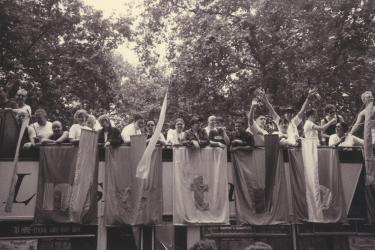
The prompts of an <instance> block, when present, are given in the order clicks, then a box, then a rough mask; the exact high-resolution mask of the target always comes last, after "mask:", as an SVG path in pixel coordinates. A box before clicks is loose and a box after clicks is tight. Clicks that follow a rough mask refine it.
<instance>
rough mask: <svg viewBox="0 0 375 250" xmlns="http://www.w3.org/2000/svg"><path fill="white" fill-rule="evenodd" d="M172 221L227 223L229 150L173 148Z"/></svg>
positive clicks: (175, 222)
mask: <svg viewBox="0 0 375 250" xmlns="http://www.w3.org/2000/svg"><path fill="white" fill-rule="evenodd" d="M173 164H174V166H173V171H174V174H173V176H174V178H173V224H177V225H178V224H208V223H210V224H212V223H219V224H228V223H229V200H228V177H227V150H226V149H222V148H204V149H199V150H196V149H187V148H185V147H181V148H174V149H173Z"/></svg>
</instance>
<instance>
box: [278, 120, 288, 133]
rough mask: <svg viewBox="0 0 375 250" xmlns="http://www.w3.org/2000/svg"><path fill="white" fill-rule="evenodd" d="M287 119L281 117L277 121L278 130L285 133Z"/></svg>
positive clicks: (286, 130)
mask: <svg viewBox="0 0 375 250" xmlns="http://www.w3.org/2000/svg"><path fill="white" fill-rule="evenodd" d="M288 126H289V120H287V119H286V118H281V119H280V121H279V128H280V132H281V133H283V134H286V133H287V132H288Z"/></svg>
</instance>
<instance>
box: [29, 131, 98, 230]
mask: <svg viewBox="0 0 375 250" xmlns="http://www.w3.org/2000/svg"><path fill="white" fill-rule="evenodd" d="M96 140H97V135H96V133H95V132H91V131H89V132H87V133H86V131H84V130H82V134H81V139H80V144H79V148H77V147H71V146H48V147H40V162H39V163H40V175H39V183H38V194H37V207H36V218H35V220H36V222H37V223H47V222H58V223H89V222H92V220H95V218H96V209H97V207H96V206H97V203H96V197H97V186H98V185H97V169H98V161H97V153H96V150H97V144H96ZM94 142H95V143H94Z"/></svg>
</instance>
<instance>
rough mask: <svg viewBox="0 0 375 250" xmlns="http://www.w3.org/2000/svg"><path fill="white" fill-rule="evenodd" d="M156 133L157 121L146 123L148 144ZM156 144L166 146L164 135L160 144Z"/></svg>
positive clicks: (160, 138)
mask: <svg viewBox="0 0 375 250" xmlns="http://www.w3.org/2000/svg"><path fill="white" fill-rule="evenodd" d="M154 132H155V121H153V120H149V121H147V123H146V133H147V138H146V142H147V143H148V142H149V141H150V139H151V137H152V136H153V135H154ZM156 144H159V145H165V144H166V140H165V137H164V135H163V134H162V133H160V135H159V139H158V142H157V143H156Z"/></svg>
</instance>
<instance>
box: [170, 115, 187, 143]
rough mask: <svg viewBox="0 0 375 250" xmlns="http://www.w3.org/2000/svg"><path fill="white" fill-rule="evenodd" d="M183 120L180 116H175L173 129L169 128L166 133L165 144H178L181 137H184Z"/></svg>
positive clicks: (180, 141)
mask: <svg viewBox="0 0 375 250" xmlns="http://www.w3.org/2000/svg"><path fill="white" fill-rule="evenodd" d="M184 129H185V122H184V120H183V119H182V118H177V119H176V122H175V129H169V130H168V133H167V144H169V145H180V144H182V138H184V134H185V132H184Z"/></svg>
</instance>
